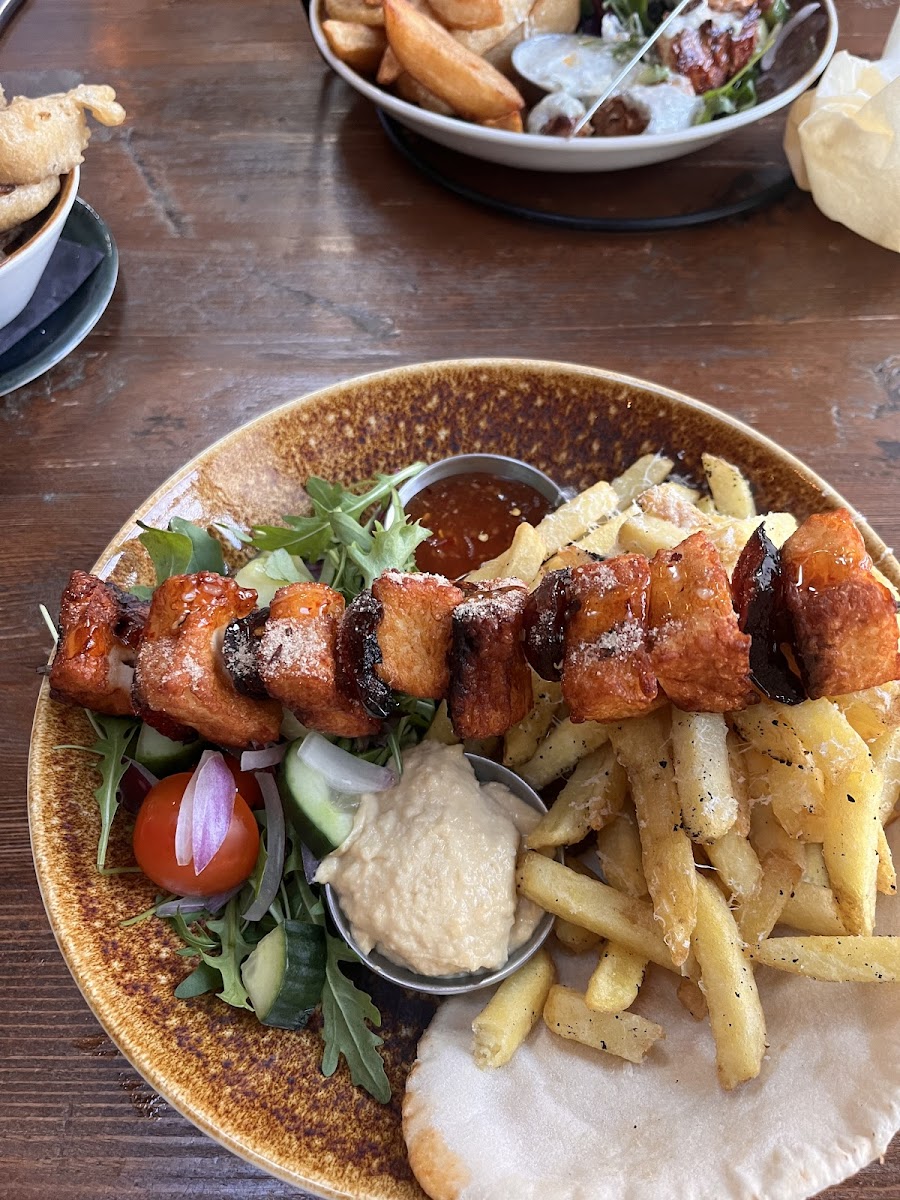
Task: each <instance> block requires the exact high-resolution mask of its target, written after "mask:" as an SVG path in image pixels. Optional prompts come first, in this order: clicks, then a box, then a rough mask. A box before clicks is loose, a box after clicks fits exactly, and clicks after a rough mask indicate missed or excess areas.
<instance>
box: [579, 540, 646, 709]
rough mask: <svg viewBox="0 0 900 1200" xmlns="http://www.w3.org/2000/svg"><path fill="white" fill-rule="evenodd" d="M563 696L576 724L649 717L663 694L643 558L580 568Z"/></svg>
mask: <svg viewBox="0 0 900 1200" xmlns="http://www.w3.org/2000/svg"><path fill="white" fill-rule="evenodd" d="M570 587H571V594H572V598H573V600H574V603H573V606H572V612H571V615H570V617H569V621H568V626H567V628H566V642H565V658H564V660H563V673H562V693H563V699H564V700H565V702H566V704H568V706H569V716H570V717H571V718H572V720H573V721H576V722H577V721H618V720H621V719H622V718H623V717H634V716H638V715H640V714H641V713H644V712H649V710H650V709H651V708H652V707H653V705H654V704H655V703H656V699H657V693H658V691H659V689H658V687H657V683H656V675H655V674H654V672H653V669H652V667H651V664H650V654H649V651H648V644H647V621H648V617H649V611H650V564H649V563H648V561H647V559H646V558H644V557H643V555H641V554H621V555H618V556H617V557H616V558H609V559H607V560H606V562H598V563H591V564H589V565H587V566H582V567H576V568H575V569H574V570H573V571H572V573H571V583H570Z"/></svg>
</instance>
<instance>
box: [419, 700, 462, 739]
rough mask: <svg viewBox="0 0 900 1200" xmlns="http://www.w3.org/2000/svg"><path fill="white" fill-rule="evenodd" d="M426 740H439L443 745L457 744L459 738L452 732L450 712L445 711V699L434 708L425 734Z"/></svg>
mask: <svg viewBox="0 0 900 1200" xmlns="http://www.w3.org/2000/svg"><path fill="white" fill-rule="evenodd" d="M425 740H426V741H428V742H440V743H441V745H443V746H458V745H459V738H458V737H457V736H456V734H455V733H454V732H453V726H452V724H451V723H450V714H449V713H448V712H447V701H446V700H442V701H441V702H440V704H439V705H438V706H437V709H436V710H435V714H434V717H433V718H432V721H431V724H430V725H429V726H428V732H427V733H426V734H425Z"/></svg>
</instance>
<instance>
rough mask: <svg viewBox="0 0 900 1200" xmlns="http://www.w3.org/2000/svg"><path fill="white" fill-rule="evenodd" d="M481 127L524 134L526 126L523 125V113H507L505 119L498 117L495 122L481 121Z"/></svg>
mask: <svg viewBox="0 0 900 1200" xmlns="http://www.w3.org/2000/svg"><path fill="white" fill-rule="evenodd" d="M478 124H479V125H484V126H486V128H488V129H504V130H505V131H506V132H507V133H524V132H525V126H524V125H523V124H522V114H521V113H517V112H514V113H507V115H506V116H505V117H497V119H496V120H495V121H479V122H478Z"/></svg>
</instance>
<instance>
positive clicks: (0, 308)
mask: <svg viewBox="0 0 900 1200" xmlns="http://www.w3.org/2000/svg"><path fill="white" fill-rule="evenodd" d="M80 173H81V172H80V168H79V167H75V168H74V170H72V171H70V172H69V174H68V175H64V176H63V178H62V182H61V184H60V189H59V193H58V195H57V196H56V199H55V200H51V202H50V205H51V206H52V208H51V215H50V219H49V220H48V221H45V222H44V224H43V225H42V226H41V227H40V229H39V230H38V231H37V233H35V234H34V235H33V236H32V237H30V238H29V239H28V241H27V242H26V243H25V245H24V246H20V247H19V249H18V250H16V251H14V252H13V253H12V254H11V255H10V256H9V258H7V259H5V260H4V261H3V262H2V263H0V329H2V328H3V326H4V325H8V324H9V323H10V321H14V320H15V319H16V317H17V316H18V315H19V313H20V312H21V311H22V309H23V308H24V307H25V305H26V304H27V303H28V301H29V300H30V299H31V297H32V296H33V295H34V293H35V291H36V289H37V285H38V284H39V283H40V281H41V276H42V275H43V274H44V271H45V270H46V269H47V263H48V262H49V261H50V255H51V254H52V253H53V251H54V250H55V249H56V243H57V242H58V241H59V235H60V234H61V233H62V231H63V225H65V223H66V218H67V217H68V215H69V213H70V212H71V209H72V205H73V204H74V203H75V197H76V196H77V195H78V178H79V175H80Z"/></svg>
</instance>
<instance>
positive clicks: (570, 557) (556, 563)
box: [538, 522, 609, 580]
mask: <svg viewBox="0 0 900 1200" xmlns="http://www.w3.org/2000/svg"><path fill="white" fill-rule="evenodd" d="M605 524H609V522H605ZM593 561H594V556H593V555H592V554H589V553H588V551H587V550H582V548H581V547H580V546H579V545H578V544H577V542H571V543H570V544H569V545H568V546H563V548H562V550H558V551H557V552H556V554H554V555H553V557H552V558H548V559H547V561H546V562H545V563H544V565H543V566H542V567H541V573H540V575H539V577H538V579H539V580H540V579H543V578H544V576H545V575H549V574H550V572H551V571H562V570H564V569H565V568H566V567H584V566H586V565H587V564H588V563H592V562H593Z"/></svg>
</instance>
